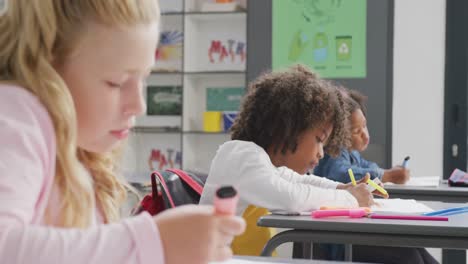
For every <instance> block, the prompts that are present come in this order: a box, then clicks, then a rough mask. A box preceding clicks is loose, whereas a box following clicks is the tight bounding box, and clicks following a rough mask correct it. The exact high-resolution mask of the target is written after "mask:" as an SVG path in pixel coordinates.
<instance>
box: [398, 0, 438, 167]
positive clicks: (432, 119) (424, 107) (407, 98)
mask: <svg viewBox="0 0 468 264" xmlns="http://www.w3.org/2000/svg"><path fill="white" fill-rule="evenodd" d="M445 4H446V0H430V1H428V0H410V1H408V0H396V1H395V27H394V34H395V38H394V51H393V54H394V55H393V56H394V62H393V74H394V77H393V131H392V133H393V140H392V141H393V146H392V147H393V153H392V163H393V164H400V163H401V161H402V157H405V156H406V155H410V156H411V160H410V163H409V166H410V169H411V173H412V176H433V175H437V176H440V175H442V167H443V153H442V151H443V128H444V124H443V113H444V63H445Z"/></svg>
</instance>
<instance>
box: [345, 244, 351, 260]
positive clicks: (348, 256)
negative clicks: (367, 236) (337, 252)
mask: <svg viewBox="0 0 468 264" xmlns="http://www.w3.org/2000/svg"><path fill="white" fill-rule="evenodd" d="M344 261H347V262H351V261H353V245H352V244H345V245H344Z"/></svg>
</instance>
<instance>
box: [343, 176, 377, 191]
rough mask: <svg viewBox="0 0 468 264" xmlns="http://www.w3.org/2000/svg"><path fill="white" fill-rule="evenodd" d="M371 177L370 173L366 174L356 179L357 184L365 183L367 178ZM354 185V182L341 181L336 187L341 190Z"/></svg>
mask: <svg viewBox="0 0 468 264" xmlns="http://www.w3.org/2000/svg"><path fill="white" fill-rule="evenodd" d="M369 178H370V175H369V174H366V175H365V176H364V177H362V178H361V179H360V180H358V181H356V184H357V185H359V184H361V183H364V184H366V182H367V179H369ZM352 187H353V184H352V183H351V182H348V183H340V184H338V186H337V187H336V189H340V190H348V189H349V188H352Z"/></svg>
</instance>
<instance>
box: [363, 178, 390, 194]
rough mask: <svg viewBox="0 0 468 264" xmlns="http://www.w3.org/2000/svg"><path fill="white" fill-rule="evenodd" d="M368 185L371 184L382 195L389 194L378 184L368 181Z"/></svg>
mask: <svg viewBox="0 0 468 264" xmlns="http://www.w3.org/2000/svg"><path fill="white" fill-rule="evenodd" d="M367 183H368V184H370V185H371V186H372V187H374V188H375V189H376V190H377V191H379V192H380V193H381V194H383V195H388V192H387V191H386V190H385V189H384V188H382V187H380V186H379V185H378V184H377V183H375V182H374V181H372V180H371V179H367Z"/></svg>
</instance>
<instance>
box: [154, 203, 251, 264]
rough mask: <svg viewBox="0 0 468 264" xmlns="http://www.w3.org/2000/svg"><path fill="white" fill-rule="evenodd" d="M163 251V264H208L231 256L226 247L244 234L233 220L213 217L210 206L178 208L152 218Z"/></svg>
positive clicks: (238, 220) (242, 224) (236, 219)
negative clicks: (237, 236)
mask: <svg viewBox="0 0 468 264" xmlns="http://www.w3.org/2000/svg"><path fill="white" fill-rule="evenodd" d="M154 221H155V223H156V225H157V227H158V229H159V233H160V236H161V241H162V243H163V248H164V256H165V260H166V261H165V263H168V264H180V263H197V264H198V263H208V262H210V261H223V260H226V259H228V258H230V257H231V256H232V251H231V248H230V246H229V243H230V242H231V241H232V239H233V237H234V236H236V235H240V234H241V233H243V232H244V230H245V222H244V220H243V219H242V218H240V217H236V216H219V215H215V214H214V209H213V207H211V206H195V205H188V206H181V207H177V208H174V209H170V210H167V211H165V212H163V213H161V214H158V215H157V216H155V217H154Z"/></svg>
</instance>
